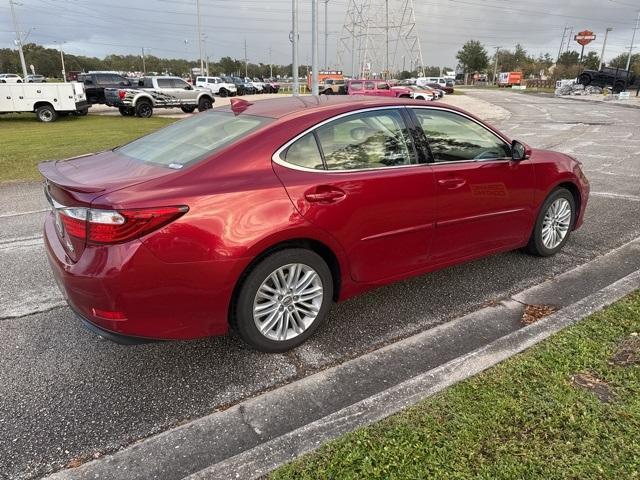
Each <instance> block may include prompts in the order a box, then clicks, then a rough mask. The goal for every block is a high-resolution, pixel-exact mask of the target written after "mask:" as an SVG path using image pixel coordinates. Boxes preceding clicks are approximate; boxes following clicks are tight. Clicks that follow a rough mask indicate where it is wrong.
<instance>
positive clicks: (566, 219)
mask: <svg viewBox="0 0 640 480" xmlns="http://www.w3.org/2000/svg"><path fill="white" fill-rule="evenodd" d="M571 215H572V211H571V204H570V203H569V201H568V200H567V199H566V198H558V199H557V200H555V201H554V202H553V203H552V204H551V205H549V208H548V209H547V212H546V213H545V215H544V220H543V222H542V243H543V244H544V246H545V247H546V248H548V249H549V250H553V249H554V248H556V247H557V246H558V245H560V244H561V243H562V241H563V240H564V238H565V237H566V236H567V233H568V232H569V226H570V225H571Z"/></svg>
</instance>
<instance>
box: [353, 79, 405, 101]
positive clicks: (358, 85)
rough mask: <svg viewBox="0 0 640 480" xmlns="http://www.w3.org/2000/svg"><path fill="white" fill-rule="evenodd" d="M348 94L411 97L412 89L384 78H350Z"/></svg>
mask: <svg viewBox="0 0 640 480" xmlns="http://www.w3.org/2000/svg"><path fill="white" fill-rule="evenodd" d="M347 95H368V96H375V97H398V98H410V97H411V90H410V89H408V88H407V87H404V86H397V85H391V84H390V83H389V82H386V81H384V80H349V81H348V82H347Z"/></svg>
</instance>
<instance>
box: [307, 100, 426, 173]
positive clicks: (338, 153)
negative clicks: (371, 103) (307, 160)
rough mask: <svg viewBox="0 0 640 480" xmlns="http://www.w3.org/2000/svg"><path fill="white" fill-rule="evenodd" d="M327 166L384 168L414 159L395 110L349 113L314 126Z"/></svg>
mask: <svg viewBox="0 0 640 480" xmlns="http://www.w3.org/2000/svg"><path fill="white" fill-rule="evenodd" d="M316 133H317V135H318V139H319V141H320V146H321V147H322V152H323V153H324V160H325V163H326V165H327V169H329V170H354V169H363V168H384V167H395V166H400V165H411V164H414V163H416V158H415V154H414V150H413V147H412V145H411V142H410V136H409V132H408V131H407V128H406V125H405V123H404V120H403V118H402V115H401V114H400V112H399V111H398V110H391V109H387V110H378V111H371V112H363V113H357V114H354V115H349V116H346V117H343V118H340V119H337V120H334V121H332V122H329V123H327V124H325V125H323V126H321V127H319V128H318V129H316Z"/></svg>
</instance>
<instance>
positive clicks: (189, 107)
mask: <svg viewBox="0 0 640 480" xmlns="http://www.w3.org/2000/svg"><path fill="white" fill-rule="evenodd" d="M195 109H196V106H195V105H183V106H181V107H180V110H182V111H183V112H184V113H193V112H194V110H195Z"/></svg>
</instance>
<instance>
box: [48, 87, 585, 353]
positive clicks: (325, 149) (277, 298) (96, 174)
mask: <svg viewBox="0 0 640 480" xmlns="http://www.w3.org/2000/svg"><path fill="white" fill-rule="evenodd" d="M40 171H41V172H42V174H43V175H44V177H45V178H46V181H45V191H46V192H45V193H46V195H47V197H48V199H49V202H50V204H51V207H52V210H51V213H50V214H49V215H48V216H47V218H46V221H45V225H44V230H45V241H46V247H47V252H48V257H49V260H50V263H51V266H52V268H53V272H54V274H55V278H56V280H57V282H58V284H59V286H60V289H61V290H62V292H63V293H64V295H65V297H66V298H67V300H68V303H69V305H70V306H71V308H72V309H73V310H74V311H75V312H76V313H77V314H78V315H79V316H80V318H81V319H83V320H84V322H85V324H86V325H87V326H89V327H90V328H91V329H92V330H94V331H96V332H97V333H99V334H100V335H102V336H104V337H107V338H111V339H113V340H117V341H127V340H129V341H136V342H138V341H145V340H151V339H189V338H197V337H204V336H209V335H222V334H225V333H227V331H228V329H229V327H230V326H232V327H234V328H235V329H236V330H237V331H238V332H239V333H240V335H241V336H242V338H243V339H244V340H245V341H246V342H248V343H249V344H250V345H252V346H253V347H255V348H257V349H259V350H263V351H268V352H277V351H284V350H287V349H290V348H292V347H295V346H296V345H299V344H300V343H302V342H303V341H304V340H305V339H307V338H308V337H309V336H310V335H311V334H313V332H314V331H315V330H316V329H317V328H318V327H319V326H320V325H321V324H322V322H323V320H324V319H325V317H326V316H327V312H328V311H329V309H330V307H331V305H332V303H333V302H334V301H338V300H344V299H346V298H349V297H351V296H353V295H356V294H359V293H361V292H364V291H366V290H369V289H371V288H374V287H377V286H380V285H384V284H387V283H390V282H394V281H397V280H400V279H403V278H407V277H409V276H414V275H422V274H424V273H426V272H430V271H433V270H436V269H440V268H444V267H447V266H450V265H454V264H457V263H460V262H465V261H469V260H473V259H476V258H479V257H482V256H485V255H491V254H494V253H498V252H505V251H508V250H513V249H517V248H526V249H527V251H529V252H531V253H532V254H535V255H542V256H548V255H553V254H554V253H556V252H558V251H559V250H560V249H561V248H562V247H563V245H564V244H565V243H566V242H567V239H568V238H569V234H570V232H571V231H572V230H574V229H576V228H578V227H579V226H580V225H581V224H582V219H583V216H584V211H585V207H586V205H587V199H588V193H589V184H588V182H587V180H586V178H585V176H584V174H583V173H582V170H581V168H580V163H579V162H578V161H577V160H575V159H574V158H572V157H570V156H568V155H564V154H562V153H557V152H551V151H544V150H531V149H530V148H529V147H527V146H526V145H524V144H523V143H520V142H518V141H515V140H514V141H513V142H512V141H511V140H509V139H508V138H507V137H506V136H505V135H504V134H502V133H500V132H499V131H498V130H496V129H495V128H493V127H491V126H489V125H487V124H485V123H483V122H482V121H480V120H478V119H477V118H476V117H474V116H473V115H470V114H468V113H466V112H464V111H461V110H458V109H455V108H452V107H449V106H446V105H439V104H437V103H433V104H428V105H427V104H425V103H424V102H421V101H412V100H407V99H392V98H374V97H363V98H354V97H326V96H322V97H319V98H318V97H290V98H281V99H273V100H265V101H260V102H255V103H249V102H246V101H244V100H240V99H234V100H233V104H232V106H230V107H226V108H218V109H215V110H213V111H210V112H207V113H202V114H199V115H196V116H194V117H191V118H189V119H187V120H183V121H181V122H177V123H175V124H173V125H171V126H169V127H166V128H164V129H162V130H159V131H157V132H155V133H152V134H150V135H147V136H145V137H142V138H140V139H138V140H135V141H133V142H131V143H129V144H127V145H124V146H121V147H118V148H115V149H114V150H111V151H107V152H103V153H98V154H95V155H88V156H84V157H78V158H73V159H70V160H65V161H58V162H47V163H42V164H41V165H40Z"/></svg>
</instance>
